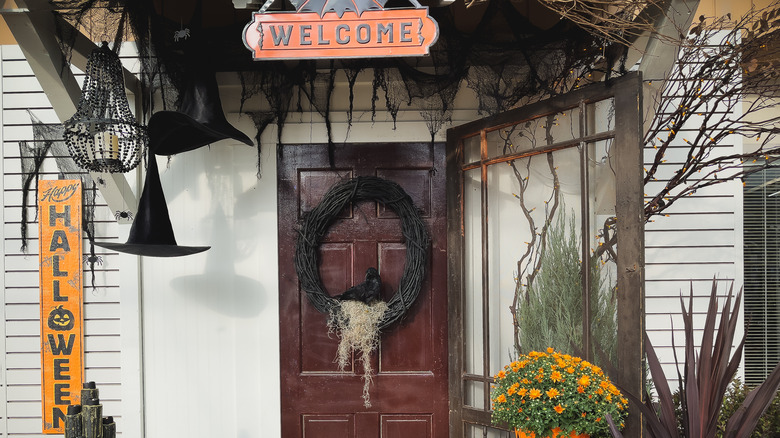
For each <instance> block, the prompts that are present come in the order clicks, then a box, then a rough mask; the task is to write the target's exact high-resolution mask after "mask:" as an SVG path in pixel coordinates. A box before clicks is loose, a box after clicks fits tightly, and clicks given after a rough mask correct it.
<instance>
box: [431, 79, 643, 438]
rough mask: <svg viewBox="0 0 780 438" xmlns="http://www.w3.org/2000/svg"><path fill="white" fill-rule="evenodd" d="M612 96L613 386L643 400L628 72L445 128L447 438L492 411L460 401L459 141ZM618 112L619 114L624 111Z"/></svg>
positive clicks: (635, 145)
mask: <svg viewBox="0 0 780 438" xmlns="http://www.w3.org/2000/svg"><path fill="white" fill-rule="evenodd" d="M611 97H614V99H615V136H614V139H615V140H614V144H615V145H616V152H615V153H616V162H617V169H616V179H617V188H616V215H617V217H618V218H620V220H618V221H617V233H618V235H619V236H620V237H619V239H620V241H619V248H620V249H619V251H618V253H617V272H618V279H617V290H618V339H617V342H618V345H620V346H621V348H620V349H618V364H620V365H619V368H618V373H617V376H616V381H617V383H618V384H619V385H620V386H621V388H623V389H624V390H628V391H630V392H632V393H634V394H635V395H638V396H640V397H641V394H642V393H643V391H644V369H643V366H642V363H643V357H644V330H645V318H644V298H645V291H644V223H645V219H644V211H643V193H644V187H643V174H642V171H641V170H642V162H643V157H642V151H643V147H642V117H641V114H642V77H641V73H629V74H627V75H624V76H622V77H620V78H617V79H614V80H612V81H609V82H606V83H597V84H593V85H589V86H586V87H582V88H579V89H577V90H574V91H571V92H569V93H566V94H564V95H561V96H556V97H554V98H551V99H548V100H544V101H541V102H537V103H534V104H530V105H527V106H524V107H521V108H517V109H513V110H510V111H506V112H503V113H501V114H497V115H494V116H490V117H486V118H483V119H480V120H475V121H473V122H469V123H466V124H464V125H460V126H457V127H454V128H451V129H449V130H448V131H447V148H446V154H447V230H448V232H447V239H448V242H447V248H448V252H447V269H448V272H449V273H450V274H449V276H448V278H449V280H448V281H449V283H448V286H447V289H448V291H449V300H448V302H449V310H448V311H449V351H450V363H449V367H450V368H449V375H450V377H449V382H450V385H449V392H450V437H451V438H462V437H463V432H464V422H468V423H471V424H479V425H485V426H491V422H490V415H489V412H487V413H486V411H483V410H478V409H472V408H468V407H465V406H464V397H463V394H464V391H465V388H464V384H463V376H464V373H465V368H464V367H465V364H464V360H463V357H464V352H465V351H464V350H465V343H464V342H465V337H464V316H463V313H464V309H463V303H464V300H465V289H464V284H463V277H462V274H461V273H462V272H464V269H465V263H464V254H463V251H464V245H463V238H464V224H463V220H462V212H463V175H462V171H461V164H462V163H463V160H464V154H463V143H462V140H463V138H465V137H468V136H474V135H481V136H482V141H485V132H486V130H487V129H488V128H490V129H494V128H496V127H498V126H508V125H513V124H516V123H518V122H520V121H523V120H528V119H531V118H536V117H540V116H544V115H547V114H555V113H558V112H560V111H562V110H564V109H568V108H571V107H573V106H577V105H578V104H580V103H582V102H585V103H589V102H594V101H599V100H603V99H607V98H611ZM621 110H623V111H621ZM641 423H642V420H641V415H639V414H638V412H637V411H634V415H630V416H629V418H628V419H627V421H626V428H625V430H624V434H625V436H641V435H640V434H641V427H642V426H641Z"/></svg>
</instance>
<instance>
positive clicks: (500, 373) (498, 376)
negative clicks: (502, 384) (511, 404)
mask: <svg viewBox="0 0 780 438" xmlns="http://www.w3.org/2000/svg"><path fill="white" fill-rule="evenodd" d="M504 377H506V373H505V372H504V370H501V371H499V372H498V374H496V379H503V378H504Z"/></svg>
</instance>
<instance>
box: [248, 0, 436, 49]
mask: <svg viewBox="0 0 780 438" xmlns="http://www.w3.org/2000/svg"><path fill="white" fill-rule="evenodd" d="M385 2H386V0H291V3H292V4H293V5H294V6H295V7H296V11H295V12H274V13H266V12H264V11H263V10H262V9H261V10H260V11H259V12H256V13H255V14H254V15H253V17H254V19H253V20H252V21H251V22H250V23H249V24H247V25H246V27H245V28H244V44H245V45H246V47H247V48H248V49H249V50H251V51H252V53H253V56H254V59H255V60H273V59H302V58H305V59H318V58H372V57H387V56H422V55H427V54H428V51H429V48H430V46H431V45H432V44H433V43H434V42H436V39H437V38H438V33H439V26H438V24H437V23H436V21H435V20H434V19H433V18H431V17H430V16H429V15H428V8H424V7H422V6H421V5H420V4H419V3H418V2H417V1H413V2H412V3H413V4H414V5H415V8H406V9H384V4H385Z"/></svg>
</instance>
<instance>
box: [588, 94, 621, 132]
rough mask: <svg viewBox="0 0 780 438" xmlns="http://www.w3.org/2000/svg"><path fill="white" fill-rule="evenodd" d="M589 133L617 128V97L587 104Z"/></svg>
mask: <svg viewBox="0 0 780 438" xmlns="http://www.w3.org/2000/svg"><path fill="white" fill-rule="evenodd" d="M585 114H587V127H588V128H587V131H588V132H587V134H588V135H593V134H598V133H601V132H607V131H612V130H613V129H615V99H614V98H612V97H611V98H609V99H604V100H600V101H598V102H594V103H589V104H588V105H587V106H586V112H585Z"/></svg>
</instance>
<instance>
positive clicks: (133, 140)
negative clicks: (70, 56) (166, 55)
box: [63, 42, 149, 173]
mask: <svg viewBox="0 0 780 438" xmlns="http://www.w3.org/2000/svg"><path fill="white" fill-rule="evenodd" d="M63 125H64V127H65V133H64V137H65V144H67V146H68V151H69V152H70V155H71V156H72V157H73V160H74V161H76V163H77V164H78V165H79V166H81V167H82V168H84V169H86V170H89V171H93V172H110V173H121V172H127V171H129V170H132V169H133V168H135V166H137V165H138V163H139V162H140V161H141V157H142V156H143V155H144V153H145V152H146V145H147V143H148V142H149V136H148V134H147V132H146V127H145V126H143V125H140V124H138V123H137V122H136V119H135V117H134V116H133V114H132V113H131V112H130V105H129V103H128V102H127V96H126V95H125V85H124V79H123V77H122V64H121V63H120V62H119V57H118V56H117V55H116V53H114V52H113V51H112V50H111V49H109V48H108V44H107V43H105V42H104V43H103V44H102V46H101V47H100V48H98V49H95V50H93V51H92V53H91V54H90V55H89V59H88V60H87V71H86V77H85V78H84V86H83V87H82V91H81V98H80V99H79V105H78V108H77V110H76V114H74V115H73V117H71V118H70V119H68V120H67V121H65V123H63Z"/></svg>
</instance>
